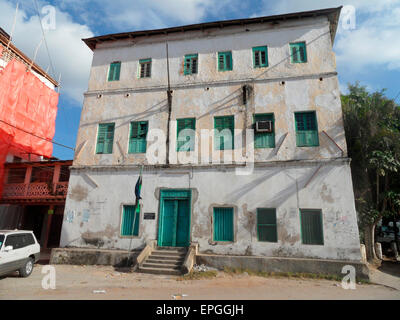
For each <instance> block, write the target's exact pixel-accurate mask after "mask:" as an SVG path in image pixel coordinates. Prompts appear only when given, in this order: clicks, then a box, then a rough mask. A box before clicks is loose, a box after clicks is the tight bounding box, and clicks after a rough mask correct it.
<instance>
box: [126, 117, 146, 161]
mask: <svg viewBox="0 0 400 320" xmlns="http://www.w3.org/2000/svg"><path fill="white" fill-rule="evenodd" d="M147 131H148V121H134V122H131V131H130V135H129V148H128V153H146V147H147Z"/></svg>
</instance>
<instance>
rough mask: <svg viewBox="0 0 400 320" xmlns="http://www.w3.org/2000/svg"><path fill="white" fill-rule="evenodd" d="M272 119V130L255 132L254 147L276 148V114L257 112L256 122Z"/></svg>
mask: <svg viewBox="0 0 400 320" xmlns="http://www.w3.org/2000/svg"><path fill="white" fill-rule="evenodd" d="M257 121H272V132H256V131H255V132H254V148H256V149H259V148H275V122H274V114H273V113H271V114H255V115H254V122H257Z"/></svg>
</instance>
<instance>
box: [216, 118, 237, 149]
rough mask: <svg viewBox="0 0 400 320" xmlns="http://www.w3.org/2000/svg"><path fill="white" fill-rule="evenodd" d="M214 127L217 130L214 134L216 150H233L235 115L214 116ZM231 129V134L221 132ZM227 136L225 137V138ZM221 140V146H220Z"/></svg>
mask: <svg viewBox="0 0 400 320" xmlns="http://www.w3.org/2000/svg"><path fill="white" fill-rule="evenodd" d="M214 129H215V130H216V131H217V132H215V135H214V144H215V150H231V149H233V148H234V140H235V137H234V130H235V117H234V116H224V117H215V118H214ZM225 129H227V130H229V131H230V133H231V134H230V136H229V135H228V134H226V135H224V134H222V133H220V132H222V131H223V130H225ZM224 138H225V139H224ZM218 142H219V146H218Z"/></svg>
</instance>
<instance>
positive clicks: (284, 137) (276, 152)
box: [275, 132, 289, 155]
mask: <svg viewBox="0 0 400 320" xmlns="http://www.w3.org/2000/svg"><path fill="white" fill-rule="evenodd" d="M288 134H289V132H286V133H285V135H284V136H283V139H282V142H281V143H280V145H279V146H278V148H277V149H276V151H275V155H277V154H278V151H279V149H280V148H281V146H282V144H283V142H284V141H285V139H286V137H287V135H288Z"/></svg>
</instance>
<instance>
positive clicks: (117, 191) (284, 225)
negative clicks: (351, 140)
mask: <svg viewBox="0 0 400 320" xmlns="http://www.w3.org/2000/svg"><path fill="white" fill-rule="evenodd" d="M321 164H322V167H321V168H320V169H319V170H318V172H317V174H315V176H314V177H313V179H311V181H310V182H309V180H310V178H311V177H312V176H313V174H314V173H315V171H316V170H317V169H318V168H319V166H320V165H321ZM321 164H319V163H300V164H299V163H297V164H290V165H289V164H282V165H276V166H264V167H256V168H255V170H254V172H253V174H252V175H248V176H238V175H236V174H235V169H234V168H228V167H226V168H193V171H192V170H183V169H146V170H145V171H144V172H143V186H142V198H143V202H142V208H141V215H140V227H139V236H138V237H133V238H132V239H131V238H122V237H121V236H120V221H121V212H122V204H133V202H134V201H133V199H134V196H133V191H134V186H135V183H136V177H137V176H138V173H139V172H138V170H137V169H134V168H131V169H129V168H124V169H123V168H120V169H119V170H114V169H107V168H97V169H79V170H72V172H71V177H70V188H69V189H68V197H67V204H68V205H67V209H66V211H65V215H64V216H65V219H64V223H63V230H62V234H61V246H62V247H65V246H72V247H74V246H78V247H100V248H108V249H112V248H117V249H128V248H129V246H131V248H132V249H133V248H142V247H144V245H145V243H146V241H148V240H151V239H157V238H158V215H159V194H160V190H161V189H163V188H176V189H191V190H192V194H193V199H192V210H191V226H190V230H191V239H190V240H191V241H192V242H193V241H194V242H198V243H199V248H200V252H202V253H215V254H234V255H261V256H283V257H308V258H323V259H342V260H353V261H355V260H357V261H358V260H360V259H361V256H360V245H359V236H358V227H357V221H356V214H355V207H354V198H353V192H352V182H351V176H350V167H349V164H348V163H347V162H346V161H342V160H340V161H339V160H338V161H334V162H326V163H321ZM82 173H86V174H87V175H88V176H90V177H91V178H92V179H93V180H95V181H96V183H97V184H98V187H93V186H92V185H90V184H89V183H88V182H87V181H85V179H84V178H83V174H82ZM296 181H297V183H296ZM307 182H309V183H308V185H307V186H305V185H306V184H307ZM83 190H85V191H84V192H82V191H83ZM77 193H78V194H79V196H77ZM82 194H84V195H85V197H84V198H83V197H82V196H81V195H82ZM82 198H83V199H82ZM214 206H229V207H233V208H234V213H235V219H234V221H235V241H234V242H233V243H223V244H221V243H215V242H213V241H212V212H213V207H214ZM262 207H266V208H276V212H277V225H278V242H277V243H268V242H259V241H258V240H257V232H256V209H257V208H262ZM299 208H303V209H306V208H308V209H321V210H322V215H323V230H324V245H323V246H320V245H303V244H302V243H301V237H300V217H299ZM144 212H154V213H156V217H155V219H154V220H144V219H143V213H144Z"/></svg>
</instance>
